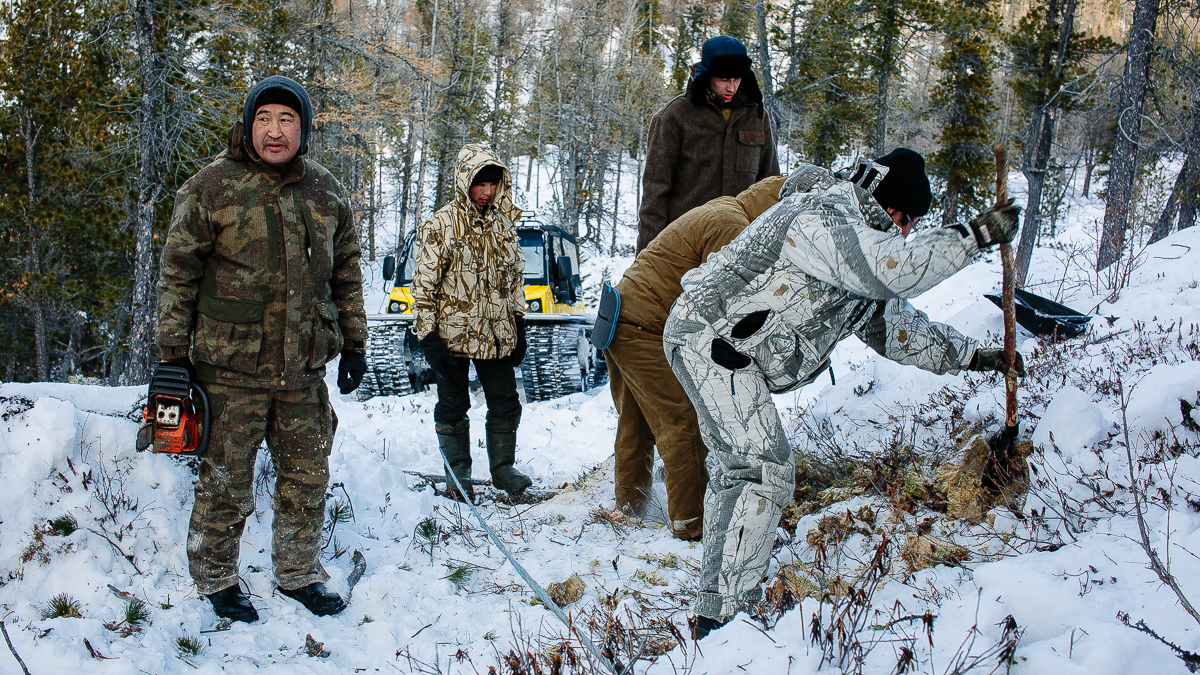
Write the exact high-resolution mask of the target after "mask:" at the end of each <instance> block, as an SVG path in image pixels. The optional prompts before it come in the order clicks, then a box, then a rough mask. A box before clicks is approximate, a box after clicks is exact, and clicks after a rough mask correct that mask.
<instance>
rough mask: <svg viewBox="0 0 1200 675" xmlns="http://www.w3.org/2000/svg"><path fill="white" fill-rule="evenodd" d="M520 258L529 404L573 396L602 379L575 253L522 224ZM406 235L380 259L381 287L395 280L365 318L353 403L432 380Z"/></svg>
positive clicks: (556, 236)
mask: <svg viewBox="0 0 1200 675" xmlns="http://www.w3.org/2000/svg"><path fill="white" fill-rule="evenodd" d="M517 233H518V234H519V235H520V237H521V249H522V250H523V251H524V252H525V308H526V313H525V320H526V325H527V327H528V331H527V334H528V339H529V349H528V351H527V352H526V353H525V361H524V363H522V364H521V379H522V381H523V382H524V386H525V398H526V400H528V401H543V400H547V399H552V398H557V397H559V396H565V395H567V394H573V393H575V392H579V391H584V390H586V389H590V388H592V387H595V386H598V385H601V384H604V383H605V382H607V381H608V369H607V367H606V366H605V363H604V357H603V356H602V355H601V354H600V353H598V352H597V351H596V350H595V348H593V347H592V345H591V343H590V342H589V341H588V336H589V334H590V332H591V329H592V323H593V321H594V317H592V316H591V315H589V314H587V313H586V312H585V311H584V305H583V302H582V300H583V285H582V283H581V281H580V278H579V247H578V245H577V243H576V240H575V237H573V236H571V235H570V234H569V233H568V232H565V231H564V230H562V229H560V228H557V227H554V226H551V225H542V224H540V223H537V222H535V221H530V220H523V221H522V222H521V224H520V225H518V226H517ZM415 240H416V233H415V232H414V233H412V234H410V235H409V236H408V239H407V240H406V241H405V243H404V247H403V248H402V249H401V253H400V259H399V261H397V260H396V259H395V258H394V257H393V256H387V257H386V258H384V262H383V277H384V280H385V281H389V282H391V281H394V285H393V286H392V289H391V292H390V293H389V294H388V299H387V303H386V306H385V308H384V310H385V313H383V314H374V315H371V316H368V317H367V320H368V322H367V323H368V330H369V332H370V338H369V339H368V341H367V373H366V375H365V376H364V377H363V381H362V385H361V386H360V387H359V388H358V399H359V400H360V401H363V400H366V399H369V398H371V397H373V396H390V395H394V396H401V395H404V394H411V393H413V392H417V391H423V390H424V389H425V388H426V387H427V386H429V385H430V384H433V382H434V381H435V379H434V375H433V371H432V370H430V369H429V365H428V364H427V363H426V361H425V355H424V352H423V351H422V350H421V345H420V343H419V342H418V341H417V336H416V335H415V334H414V333H413V331H412V324H413V314H412V291H411V288H410V287H411V285H412V277H413V270H414V269H415V267H416V262H415V258H416V256H415V252H414V250H413V242H414V241H415Z"/></svg>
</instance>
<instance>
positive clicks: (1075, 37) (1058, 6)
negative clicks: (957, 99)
mask: <svg viewBox="0 0 1200 675" xmlns="http://www.w3.org/2000/svg"><path fill="white" fill-rule="evenodd" d="M1075 7H1076V0H1046V1H1045V2H1043V3H1042V4H1038V5H1034V6H1033V7H1030V9H1029V11H1028V12H1026V13H1025V15H1024V16H1023V17H1022V18H1021V20H1020V21H1018V22H1017V25H1016V27H1015V29H1014V30H1013V31H1012V32H1011V33H1008V34H1006V35H1005V36H1004V39H1005V42H1006V43H1007V44H1008V47H1009V49H1010V51H1011V53H1012V57H1013V62H1012V63H1013V77H1012V80H1011V82H1010V86H1011V87H1012V90H1013V93H1014V94H1016V96H1017V100H1018V101H1019V103H1020V105H1021V109H1022V110H1023V111H1024V113H1025V114H1026V115H1027V116H1028V119H1029V126H1028V131H1027V132H1026V135H1025V152H1024V156H1023V159H1022V166H1021V170H1022V171H1023V172H1024V174H1025V177H1026V180H1027V181H1028V185H1029V192H1028V194H1029V196H1028V198H1027V199H1026V203H1025V221H1024V224H1023V227H1022V228H1021V238H1020V243H1019V244H1018V246H1017V254H1016V279H1017V286H1018V287H1023V286H1024V285H1025V280H1026V277H1027V276H1028V274H1029V263H1030V260H1031V259H1032V257H1033V247H1034V245H1035V244H1036V242H1037V238H1038V236H1039V235H1040V233H1041V214H1042V198H1043V191H1044V187H1045V183H1046V179H1047V171H1049V170H1050V168H1051V167H1050V160H1051V149H1052V146H1053V144H1054V140H1055V127H1056V125H1057V123H1058V121H1059V119H1060V118H1061V117H1062V116H1063V115H1065V114H1068V113H1070V112H1071V111H1072V110H1073V109H1074V108H1075V106H1076V103H1077V102H1078V97H1077V96H1076V95H1075V93H1074V92H1075V91H1086V90H1087V89H1088V88H1089V87H1088V84H1089V80H1090V79H1094V77H1088V73H1087V69H1086V68H1085V67H1084V62H1085V61H1086V60H1087V59H1088V58H1090V57H1091V56H1093V55H1095V54H1099V53H1104V52H1108V51H1113V50H1115V48H1116V45H1115V44H1114V43H1113V42H1112V41H1111V40H1108V39H1106V38H1098V37H1093V36H1090V35H1088V34H1087V33H1086V32H1085V31H1078V30H1075V28H1074V18H1075ZM1068 82H1070V83H1071V86H1070V88H1065V85H1066V84H1067V83H1068Z"/></svg>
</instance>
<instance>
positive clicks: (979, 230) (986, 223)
mask: <svg viewBox="0 0 1200 675" xmlns="http://www.w3.org/2000/svg"><path fill="white" fill-rule="evenodd" d="M1020 215H1021V207H1019V206H1016V205H1015V204H1013V200H1011V199H1010V200H1008V201H1007V202H1005V203H1004V204H997V205H996V206H993V207H992V208H990V209H988V210H987V211H984V212H983V213H981V214H979V215H977V216H975V217H974V218H973V219H971V222H970V226H971V233H972V234H974V235H975V242H976V243H977V244H979V248H987V247H988V246H994V245H996V244H1008V243H1011V242H1012V240H1013V239H1016V238H1017V228H1018V224H1017V219H1018V218H1019V217H1020Z"/></svg>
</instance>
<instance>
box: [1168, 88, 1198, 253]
mask: <svg viewBox="0 0 1200 675" xmlns="http://www.w3.org/2000/svg"><path fill="white" fill-rule="evenodd" d="M1180 176H1181V177H1182V178H1183V185H1182V186H1181V187H1182V190H1181V191H1177V192H1176V194H1178V195H1179V229H1181V230H1186V229H1187V228H1189V227H1192V226H1193V225H1195V224H1196V210H1197V207H1200V98H1195V99H1192V134H1191V137H1190V138H1189V139H1188V154H1187V159H1186V160H1184V162H1183V172H1182V173H1181V174H1180ZM1168 234H1169V233H1168Z"/></svg>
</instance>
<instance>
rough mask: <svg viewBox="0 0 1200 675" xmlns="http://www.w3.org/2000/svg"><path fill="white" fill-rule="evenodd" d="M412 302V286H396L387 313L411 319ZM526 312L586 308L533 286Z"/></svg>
mask: <svg viewBox="0 0 1200 675" xmlns="http://www.w3.org/2000/svg"><path fill="white" fill-rule="evenodd" d="M412 302H413V298H412V287H411V286H395V287H393V288H392V292H391V293H389V294H388V300H387V313H388V314H401V315H404V314H407V315H408V316H409V317H411V316H412ZM525 311H526V313H527V314H583V312H584V306H583V303H582V302H577V303H575V304H573V305H568V304H563V303H557V302H555V301H554V291H553V290H552V289H551V288H550V287H549V286H547V285H545V284H531V285H529V286H526V287H525ZM397 318H401V317H397ZM403 318H408V317H403Z"/></svg>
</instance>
